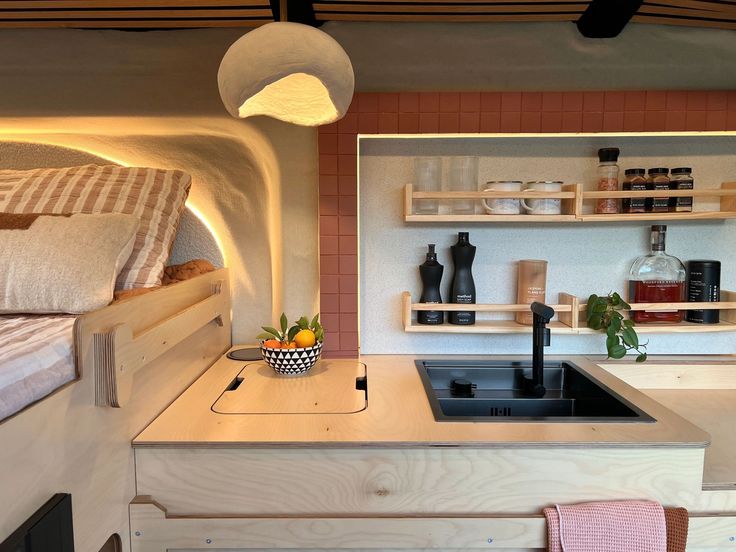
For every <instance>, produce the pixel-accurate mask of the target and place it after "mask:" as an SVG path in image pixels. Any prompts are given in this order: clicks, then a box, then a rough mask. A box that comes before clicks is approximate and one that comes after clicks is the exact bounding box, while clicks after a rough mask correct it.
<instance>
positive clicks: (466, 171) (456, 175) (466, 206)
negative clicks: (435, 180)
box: [447, 156, 478, 215]
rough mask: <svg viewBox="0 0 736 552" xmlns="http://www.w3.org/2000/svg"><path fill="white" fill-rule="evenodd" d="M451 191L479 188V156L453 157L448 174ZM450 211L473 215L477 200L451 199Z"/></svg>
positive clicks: (467, 190) (472, 190) (449, 201)
mask: <svg viewBox="0 0 736 552" xmlns="http://www.w3.org/2000/svg"><path fill="white" fill-rule="evenodd" d="M448 185H449V190H450V191H451V192H475V191H476V190H477V189H478V158H477V157H471V156H464V157H451V158H450V168H449V174H448ZM447 201H448V207H449V211H450V212H451V213H454V214H461V215H472V214H473V213H475V202H474V201H473V200H472V199H468V198H464V199H450V200H447Z"/></svg>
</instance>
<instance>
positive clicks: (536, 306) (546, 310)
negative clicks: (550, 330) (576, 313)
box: [529, 301, 555, 324]
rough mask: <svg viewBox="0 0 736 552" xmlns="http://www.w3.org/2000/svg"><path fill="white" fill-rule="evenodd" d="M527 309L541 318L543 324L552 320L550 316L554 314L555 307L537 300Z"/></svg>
mask: <svg viewBox="0 0 736 552" xmlns="http://www.w3.org/2000/svg"><path fill="white" fill-rule="evenodd" d="M529 309H530V310H531V311H532V313H534V314H536V315H537V316H540V317H541V318H543V319H544V323H545V324H546V323H548V322H549V321H550V320H552V317H553V316H554V315H555V309H553V308H552V307H550V306H549V305H545V304H544V303H540V302H538V301H534V302H533V303H532V304H531V305H530V307H529Z"/></svg>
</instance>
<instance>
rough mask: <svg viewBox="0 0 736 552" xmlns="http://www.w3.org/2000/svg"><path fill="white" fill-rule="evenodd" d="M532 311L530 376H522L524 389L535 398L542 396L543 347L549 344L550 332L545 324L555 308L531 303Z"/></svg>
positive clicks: (543, 392) (543, 390) (543, 389)
mask: <svg viewBox="0 0 736 552" xmlns="http://www.w3.org/2000/svg"><path fill="white" fill-rule="evenodd" d="M530 308H531V311H532V377H531V378H524V389H525V391H526V392H527V393H528V394H530V395H532V396H534V397H537V398H540V399H541V398H542V397H544V394H545V393H546V392H547V390H546V389H545V387H544V348H545V347H548V346H549V341H550V332H549V328H548V327H547V324H548V323H549V321H550V320H552V317H553V316H554V315H555V310H554V309H553V308H552V307H550V306H548V305H545V304H544V303H538V302H536V301H535V302H534V303H532V304H531V307H530Z"/></svg>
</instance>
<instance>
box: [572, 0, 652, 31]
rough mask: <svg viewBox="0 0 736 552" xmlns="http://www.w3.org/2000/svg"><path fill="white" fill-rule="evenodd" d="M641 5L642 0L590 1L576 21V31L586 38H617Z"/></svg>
mask: <svg viewBox="0 0 736 552" xmlns="http://www.w3.org/2000/svg"><path fill="white" fill-rule="evenodd" d="M643 3H644V2H643V0H591V2H590V4H588V7H587V9H586V10H585V11H584V12H583V14H582V15H581V16H580V19H578V20H577V26H578V30H579V31H580V34H582V35H583V36H585V37H588V38H613V37H614V36H618V35H619V33H620V32H621V31H623V30H624V27H626V24H627V23H628V22H629V21H630V20H631V18H632V17H633V16H634V14H635V13H636V12H637V10H638V9H639V8H640V7H641V5H642V4H643Z"/></svg>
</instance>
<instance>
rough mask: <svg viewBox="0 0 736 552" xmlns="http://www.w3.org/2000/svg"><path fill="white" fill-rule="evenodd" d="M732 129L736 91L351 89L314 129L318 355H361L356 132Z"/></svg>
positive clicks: (734, 118) (735, 128)
mask: <svg viewBox="0 0 736 552" xmlns="http://www.w3.org/2000/svg"><path fill="white" fill-rule="evenodd" d="M694 130H708V131H717V130H736V91H719V90H714V91H678V90H671V91H661V90H653V91H642V90H632V91H609V92H606V91H598V92H400V93H397V92H393V93H370V94H368V93H358V94H356V95H355V97H354V98H353V103H352V104H351V105H350V109H349V110H348V113H347V115H345V117H344V118H343V119H342V120H340V121H338V122H337V123H333V124H331V125H327V126H323V127H320V129H319V174H320V180H319V183H320V184H319V185H320V189H319V193H320V202H319V210H320V211H319V215H320V301H321V306H320V312H321V313H322V322H323V324H324V326H325V330H326V337H325V348H324V351H325V356H329V357H333V358H334V357H355V356H357V355H358V315H357V312H358V257H357V243H358V238H357V176H356V174H357V155H356V153H357V135H358V134H359V133H361V134H377V133H380V134H396V133H400V134H415V133H453V132H463V133H472V132H484V133H495V132H501V133H504V132H640V131H650V132H656V131H694Z"/></svg>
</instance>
